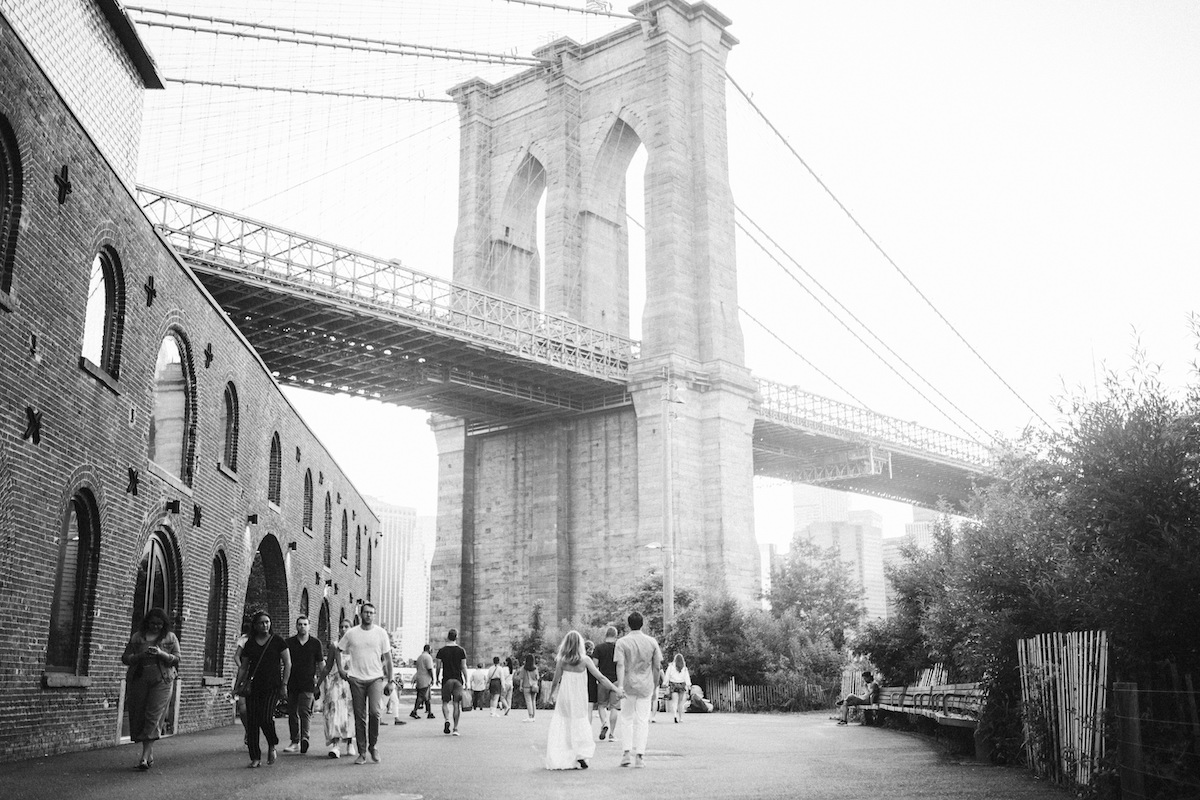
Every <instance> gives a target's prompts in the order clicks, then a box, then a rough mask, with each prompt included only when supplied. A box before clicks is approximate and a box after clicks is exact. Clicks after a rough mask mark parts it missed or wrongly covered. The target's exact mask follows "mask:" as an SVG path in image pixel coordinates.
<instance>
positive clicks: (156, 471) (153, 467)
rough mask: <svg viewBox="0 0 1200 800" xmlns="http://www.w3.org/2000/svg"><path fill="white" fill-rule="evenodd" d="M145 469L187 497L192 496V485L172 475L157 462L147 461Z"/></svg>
mask: <svg viewBox="0 0 1200 800" xmlns="http://www.w3.org/2000/svg"><path fill="white" fill-rule="evenodd" d="M146 471H147V472H149V473H150V474H151V475H153V476H154V477H156V478H158V479H159V480H160V481H162V482H163V483H165V484H167V485H168V486H170V487H172V488H173V489H175V490H177V491H179V492H182V493H183V494H185V495H187V496H188V497H191V496H192V487H190V486H188V485H187V484H186V483H184V482H183V481H181V480H179V478H177V477H175V476H174V475H172V474H171V473H169V472H167V471H166V470H165V469H163V468H162V467H160V466H159V465H158V464H156V463H154V462H153V461H151V462H149V463H148V464H147V465H146Z"/></svg>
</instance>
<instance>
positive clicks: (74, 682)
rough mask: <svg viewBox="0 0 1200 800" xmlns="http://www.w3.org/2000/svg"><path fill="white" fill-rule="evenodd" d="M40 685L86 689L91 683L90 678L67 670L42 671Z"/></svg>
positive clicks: (53, 687) (48, 687) (54, 687)
mask: <svg viewBox="0 0 1200 800" xmlns="http://www.w3.org/2000/svg"><path fill="white" fill-rule="evenodd" d="M42 685H43V686H45V687H46V688H47V689H86V688H88V687H89V686H91V685H92V679H91V677H89V676H87V675H72V674H71V673H69V672H43V673H42Z"/></svg>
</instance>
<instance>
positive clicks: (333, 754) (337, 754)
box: [328, 746, 342, 758]
mask: <svg viewBox="0 0 1200 800" xmlns="http://www.w3.org/2000/svg"><path fill="white" fill-rule="evenodd" d="M328 756H329V757H330V758H341V757H342V751H341V750H339V749H338V748H337V747H336V746H335V747H331V748H329V753H328Z"/></svg>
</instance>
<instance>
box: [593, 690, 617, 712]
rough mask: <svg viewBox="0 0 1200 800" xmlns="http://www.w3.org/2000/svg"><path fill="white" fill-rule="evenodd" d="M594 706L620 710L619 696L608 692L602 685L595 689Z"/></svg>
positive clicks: (613, 692)
mask: <svg viewBox="0 0 1200 800" xmlns="http://www.w3.org/2000/svg"><path fill="white" fill-rule="evenodd" d="M596 705H600V706H605V707H606V708H620V707H621V694H620V693H619V692H615V691H609V690H608V689H607V688H606V687H605V686H604V685H603V684H601V685H599V686H597V687H596Z"/></svg>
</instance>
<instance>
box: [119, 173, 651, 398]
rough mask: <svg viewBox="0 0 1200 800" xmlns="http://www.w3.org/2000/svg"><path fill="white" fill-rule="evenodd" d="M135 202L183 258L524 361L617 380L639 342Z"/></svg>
mask: <svg viewBox="0 0 1200 800" xmlns="http://www.w3.org/2000/svg"><path fill="white" fill-rule="evenodd" d="M137 194H138V202H139V204H140V205H141V206H142V208H143V209H144V211H145V213H146V214H147V216H149V218H150V220H151V222H152V223H153V224H154V225H155V227H156V228H157V229H158V230H159V231H160V232H161V233H162V234H163V236H164V237H165V238H166V239H167V241H168V242H169V243H170V244H171V246H172V247H174V248H175V249H176V251H178V252H179V254H180V255H181V256H182V257H184V258H185V259H187V260H189V261H193V262H196V261H198V262H201V263H203V264H206V265H209V266H211V267H213V268H214V269H217V270H220V271H223V272H227V273H231V274H238V275H242V276H244V277H246V278H250V279H253V280H256V281H260V282H266V283H274V284H276V285H279V286H280V287H281V288H282V287H287V288H290V289H293V290H294V289H297V288H298V289H301V290H303V291H305V292H307V293H308V294H312V295H323V296H325V297H327V298H329V299H334V300H337V301H340V302H345V301H350V302H352V303H353V304H354V305H357V306H359V307H362V308H364V309H368V310H371V311H375V312H379V311H382V312H384V313H386V314H389V315H392V316H397V317H400V318H403V319H404V320H405V321H408V322H410V323H414V324H417V325H420V326H422V327H425V328H428V329H430V330H436V331H439V332H442V333H446V334H448V335H450V336H453V337H458V338H460V339H463V340H465V341H468V342H473V343H477V344H480V345H485V346H489V347H494V348H497V349H499V350H501V351H503V352H507V353H511V354H516V355H519V356H522V357H525V358H528V359H530V360H532V361H537V362H541V363H545V364H552V365H554V366H558V367H562V368H564V369H568V370H572V371H575V372H579V373H582V374H586V375H592V376H596V377H600V378H606V379H609V380H612V381H614V382H623V381H625V380H626V378H627V375H628V371H629V362H630V360H632V359H634V358H637V356H638V346H639V345H638V342H636V341H633V340H631V339H628V338H626V337H623V336H618V335H616V334H613V333H608V332H606V331H602V330H599V329H597V328H592V327H589V326H587V325H583V324H581V323H578V322H575V321H573V320H571V319H568V318H565V317H561V316H557V315H555V314H548V313H546V312H544V311H540V310H538V309H536V308H532V307H530V306H525V305H522V304H520V303H516V302H513V301H511V300H506V299H504V298H501V297H497V296H496V295H492V294H489V293H487V292H483V291H479V290H478V289H471V288H468V287H465V286H461V285H459V284H455V283H453V282H451V281H448V280H445V279H442V278H437V277H434V276H432V275H427V274H425V273H422V272H418V271H416V270H413V269H409V268H408V267H405V266H403V265H402V264H400V263H398V262H396V261H387V260H384V259H380V258H376V257H374V256H370V255H367V254H365V253H360V252H357V251H354V250H349V249H347V248H344V247H339V246H337V245H334V244H331V243H329V242H325V241H321V240H320V239H314V238H311V237H308V236H304V235H302V234H299V233H295V232H293V231H289V230H285V229H283V228H277V227H274V226H272V225H269V224H267V223H265V222H259V221H257V220H252V219H247V218H245V217H240V216H237V215H236V214H231V213H229V212H226V211H222V210H221V209H218V208H215V207H213V206H209V205H205V204H203V203H197V202H195V201H192V200H187V199H185V198H182V197H178V196H176V195H171V194H168V193H166V192H161V191H157V190H154V189H149V188H146V187H139V188H138V190H137Z"/></svg>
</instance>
